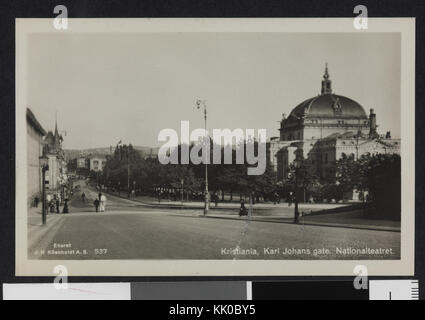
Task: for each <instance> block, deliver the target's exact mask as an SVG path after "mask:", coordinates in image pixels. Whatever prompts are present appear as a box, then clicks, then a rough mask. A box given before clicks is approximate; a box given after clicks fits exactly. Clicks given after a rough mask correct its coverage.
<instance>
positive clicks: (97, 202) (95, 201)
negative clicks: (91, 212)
mask: <svg viewBox="0 0 425 320" xmlns="http://www.w3.org/2000/svg"><path fill="white" fill-rule="evenodd" d="M93 204H94V207H95V209H96V212H99V204H100V201H99V199H98V198H96V199H94V202H93Z"/></svg>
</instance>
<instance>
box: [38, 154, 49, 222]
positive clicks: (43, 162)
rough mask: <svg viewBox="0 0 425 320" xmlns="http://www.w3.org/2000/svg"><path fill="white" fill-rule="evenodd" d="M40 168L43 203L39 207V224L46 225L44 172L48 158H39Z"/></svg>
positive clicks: (47, 167)
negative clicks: (40, 211)
mask: <svg viewBox="0 0 425 320" xmlns="http://www.w3.org/2000/svg"><path fill="white" fill-rule="evenodd" d="M39 159H40V167H41V172H42V178H41V179H42V199H43V203H42V206H41V210H42V213H41V222H42V224H43V225H46V209H47V208H46V171H47V170H49V164H48V163H49V158H48V157H46V156H45V155H43V156H41V157H40V158H39Z"/></svg>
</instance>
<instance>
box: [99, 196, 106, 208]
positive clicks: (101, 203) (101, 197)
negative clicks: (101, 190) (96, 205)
mask: <svg viewBox="0 0 425 320" xmlns="http://www.w3.org/2000/svg"><path fill="white" fill-rule="evenodd" d="M105 209H106V197H105V195H104V194H102V195H101V196H100V212H105Z"/></svg>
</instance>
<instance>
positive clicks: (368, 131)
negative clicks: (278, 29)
mask: <svg viewBox="0 0 425 320" xmlns="http://www.w3.org/2000/svg"><path fill="white" fill-rule="evenodd" d="M279 131H280V137H275V138H272V139H271V140H270V143H269V152H270V157H269V159H270V161H271V164H272V165H273V167H274V168H275V170H276V171H277V174H278V178H279V180H285V179H286V178H288V173H289V166H290V164H291V163H292V162H293V161H294V160H295V159H296V158H297V157H300V158H303V159H306V160H307V163H309V165H310V166H311V168H313V169H314V172H315V174H316V175H317V176H318V177H319V178H321V179H322V178H326V177H329V176H330V175H334V174H335V168H336V161H337V160H339V159H341V158H342V157H344V156H347V157H352V158H354V159H358V158H359V157H361V156H362V155H364V154H367V153H369V154H376V153H389V154H394V153H397V154H399V153H400V139H392V138H391V134H390V132H387V133H386V134H385V135H379V134H378V132H377V124H376V114H375V113H374V110H373V109H370V113H369V116H367V115H366V112H365V111H364V109H363V107H362V106H361V105H360V104H359V103H357V102H356V101H354V100H352V99H350V98H347V97H344V96H340V95H336V94H334V93H332V85H331V80H330V78H329V73H328V68H327V66H326V69H325V74H324V76H323V80H322V90H321V94H319V95H317V96H315V97H313V98H310V99H307V100H305V101H303V102H302V103H300V104H299V105H298V106H296V107H295V108H294V109H293V110H292V112H291V113H290V114H289V116H288V117H286V116H285V114H283V116H282V120H281V122H280V129H279Z"/></svg>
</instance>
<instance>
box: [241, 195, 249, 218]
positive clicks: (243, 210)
mask: <svg viewBox="0 0 425 320" xmlns="http://www.w3.org/2000/svg"><path fill="white" fill-rule="evenodd" d="M246 215H248V211H247V210H246V207H245V201H244V200H243V199H241V206H240V208H239V216H246Z"/></svg>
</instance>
